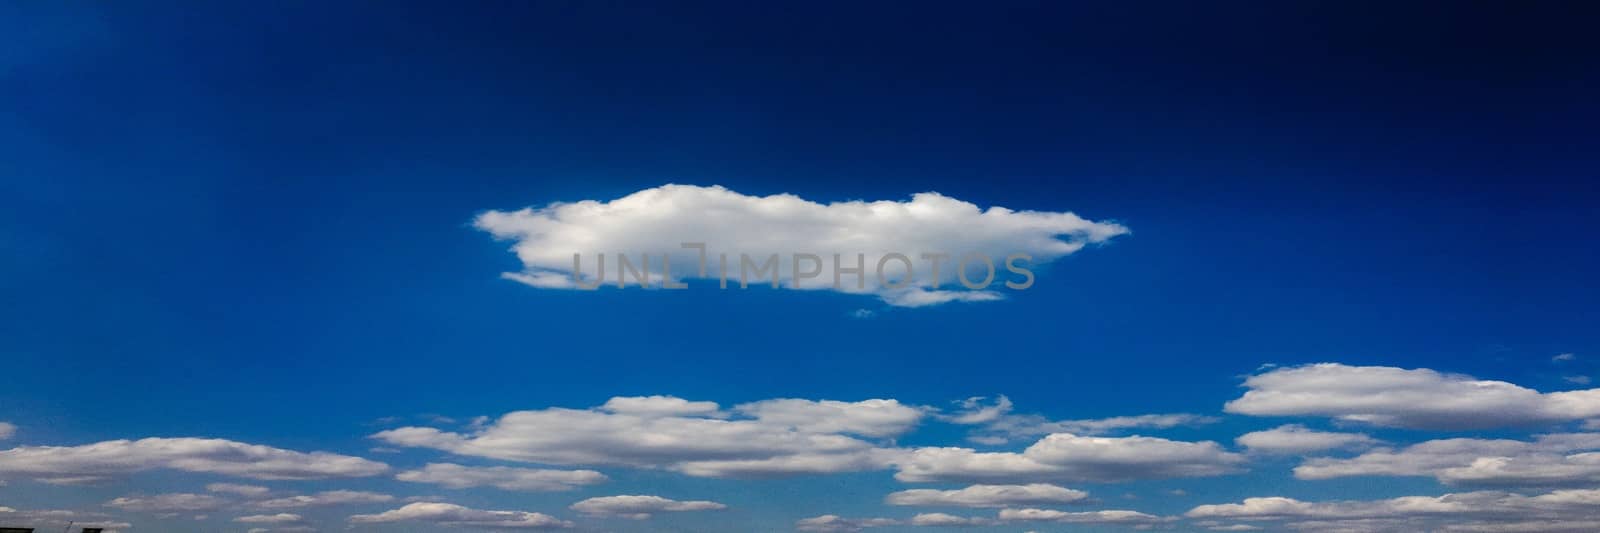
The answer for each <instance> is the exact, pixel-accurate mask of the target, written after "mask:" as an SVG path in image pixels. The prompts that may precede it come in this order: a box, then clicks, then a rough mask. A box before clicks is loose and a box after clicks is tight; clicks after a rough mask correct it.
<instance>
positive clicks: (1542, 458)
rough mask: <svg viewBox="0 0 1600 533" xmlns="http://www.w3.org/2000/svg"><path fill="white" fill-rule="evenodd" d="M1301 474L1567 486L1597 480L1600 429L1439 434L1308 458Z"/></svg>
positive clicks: (1599, 476) (1599, 479)
mask: <svg viewBox="0 0 1600 533" xmlns="http://www.w3.org/2000/svg"><path fill="white" fill-rule="evenodd" d="M1294 474H1295V477H1297V478H1300V479H1329V478H1337V477H1348V476H1429V477H1433V478H1435V479H1438V480H1439V481H1440V482H1442V483H1446V484H1450V485H1476V486H1507V487H1512V486H1570V485H1581V484H1593V483H1600V433H1558V434H1550V435H1540V436H1538V437H1536V438H1534V439H1532V440H1528V441H1522V440H1512V439H1471V438H1457V439H1440V440H1431V441H1426V442H1421V443H1418V444H1413V445H1411V446H1406V447H1403V448H1378V449H1374V450H1371V451H1368V452H1366V453H1363V454H1361V455H1358V456H1355V457H1351V458H1316V459H1309V460H1307V461H1306V462H1305V463H1303V464H1301V465H1300V466H1298V467H1296V468H1295V469H1294Z"/></svg>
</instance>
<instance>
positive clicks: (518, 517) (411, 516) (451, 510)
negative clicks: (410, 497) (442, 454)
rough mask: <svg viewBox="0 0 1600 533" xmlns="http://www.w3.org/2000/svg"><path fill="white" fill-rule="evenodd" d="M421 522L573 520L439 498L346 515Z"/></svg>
mask: <svg viewBox="0 0 1600 533" xmlns="http://www.w3.org/2000/svg"><path fill="white" fill-rule="evenodd" d="M393 522H422V523H428V524H436V525H439V526H446V527H466V528H481V529H565V528H570V527H573V523H572V522H570V521H566V520H561V519H559V518H556V517H553V516H550V515H547V514H543V513H533V512H527V511H484V510H479V509H472V508H468V507H463V506H460V505H455V504H451V503H440V502H417V503H412V504H407V505H406V506H404V507H401V508H399V509H393V510H389V511H384V512H381V513H378V514H359V515H355V516H351V517H350V523H352V524H384V523H393Z"/></svg>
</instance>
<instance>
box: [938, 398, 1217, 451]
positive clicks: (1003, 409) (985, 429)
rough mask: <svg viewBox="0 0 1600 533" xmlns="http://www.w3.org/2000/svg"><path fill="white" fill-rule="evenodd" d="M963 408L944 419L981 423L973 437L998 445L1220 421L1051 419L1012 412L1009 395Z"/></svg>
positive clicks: (1186, 417)
mask: <svg viewBox="0 0 1600 533" xmlns="http://www.w3.org/2000/svg"><path fill="white" fill-rule="evenodd" d="M960 407H961V408H960V409H959V410H957V411H956V412H954V413H950V414H946V415H941V417H940V418H941V419H943V420H945V421H948V422H950V423H953V424H963V425H976V426H981V429H979V430H978V431H977V432H975V433H974V434H973V435H972V436H971V439H970V440H972V441H973V442H977V443H980V444H996V445H997V444H1005V443H1007V442H1011V441H1013V440H1017V439H1024V438H1033V437H1038V436H1041V435H1049V434H1051V433H1072V434H1075V435H1105V434H1109V433H1115V432H1118V431H1125V430H1132V429H1166V428H1171V427H1177V426H1197V425H1203V424H1209V423H1212V422H1215V421H1216V418H1213V417H1209V416H1201V415H1193V414H1186V413H1172V414H1149V415H1135V416H1114V417H1109V418H1091V419H1080V420H1050V419H1048V418H1045V417H1043V416H1039V415H1023V414H1012V413H1011V410H1012V404H1011V399H1010V398H1007V397H1005V396H998V397H996V398H995V401H994V402H993V403H987V404H986V403H985V402H984V398H982V397H975V398H968V399H966V400H963V401H961V402H960Z"/></svg>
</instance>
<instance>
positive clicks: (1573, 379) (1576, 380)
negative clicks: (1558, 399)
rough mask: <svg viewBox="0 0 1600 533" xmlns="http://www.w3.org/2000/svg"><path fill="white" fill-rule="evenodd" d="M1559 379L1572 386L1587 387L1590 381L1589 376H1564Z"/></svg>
mask: <svg viewBox="0 0 1600 533" xmlns="http://www.w3.org/2000/svg"><path fill="white" fill-rule="evenodd" d="M1561 379H1564V380H1566V381H1567V383H1572V384H1574V385H1588V384H1589V381H1591V380H1590V379H1589V376H1566V377H1563V378H1561Z"/></svg>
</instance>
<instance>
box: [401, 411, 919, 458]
mask: <svg viewBox="0 0 1600 533" xmlns="http://www.w3.org/2000/svg"><path fill="white" fill-rule="evenodd" d="M638 403H640V402H629V401H619V400H617V399H613V400H612V401H611V402H607V405H610V406H611V408H601V409H563V408H550V409H544V410H538V411H518V412H513V413H508V414H506V415H505V416H503V417H501V418H500V419H499V420H497V421H495V422H494V423H493V424H490V425H487V426H485V427H483V428H481V429H479V430H477V431H473V432H469V433H456V432H448V431H441V430H438V429H434V428H424V427H405V428H398V429H393V430H389V431H383V432H380V433H377V434H375V435H373V438H376V439H379V440H382V441H384V442H387V443H389V444H393V445H399V446H411V447H424V448H434V449H439V450H444V451H448V452H451V453H455V454H458V455H466V456H477V457H490V458H495V459H502V460H511V461H524V462H534V463H544V464H557V465H621V466H632V467H641V468H668V469H672V470H677V471H679V472H683V473H685V474H689V475H693V476H705V477H743V476H767V475H780V474H792V473H826V472H842V471H856V470H874V469H882V468H885V467H886V466H887V464H888V462H889V461H891V460H892V459H893V458H894V457H895V456H896V455H897V453H898V452H896V451H894V450H887V449H882V448H880V447H878V446H877V445H875V444H873V443H871V442H868V441H866V440H862V438H861V437H874V438H886V437H892V436H896V435H899V434H900V433H902V432H904V431H907V430H909V429H910V428H911V427H912V426H913V425H915V423H916V422H917V421H918V420H919V419H920V418H921V417H922V410H921V409H917V408H913V407H909V406H905V405H902V404H900V403H899V402H896V401H894V400H866V401H861V402H835V401H810V400H790V399H781V400H768V401H763V402H756V403H751V404H744V405H740V406H736V407H734V408H733V409H732V410H730V411H715V412H710V411H706V410H705V409H696V410H695V411H694V412H695V413H696V416H689V415H670V414H664V413H661V412H660V411H659V410H655V409H650V410H649V412H648V413H647V414H638V412H637V410H633V411H630V410H629V408H626V407H625V408H623V409H622V410H621V411H615V410H613V409H615V408H617V407H618V406H621V405H636V404H638ZM645 403H653V404H655V405H666V403H664V402H663V401H662V400H659V399H657V400H652V401H651V402H645ZM671 403H675V402H671ZM684 405H688V404H684Z"/></svg>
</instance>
